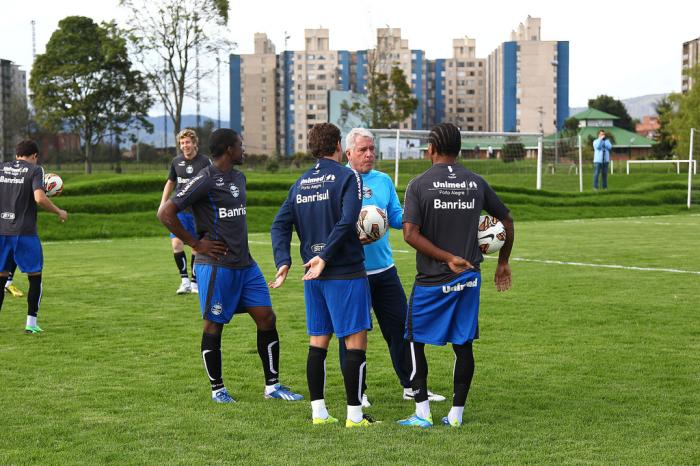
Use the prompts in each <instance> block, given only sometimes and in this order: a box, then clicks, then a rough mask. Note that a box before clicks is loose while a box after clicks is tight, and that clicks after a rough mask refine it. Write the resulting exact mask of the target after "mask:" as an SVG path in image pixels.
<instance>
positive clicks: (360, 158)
mask: <svg viewBox="0 0 700 466" xmlns="http://www.w3.org/2000/svg"><path fill="white" fill-rule="evenodd" d="M345 155H346V156H347V158H348V165H349V167H350V168H352V169H353V170H355V171H356V172H358V173H359V174H360V175H361V176H362V204H363V205H369V204H373V205H376V206H377V207H379V208H381V209H383V210H384V212H386V215H387V218H388V220H389V226H391V227H392V228H397V229H399V228H401V226H402V217H403V208H402V207H401V203H400V202H399V197H398V195H397V194H396V189H395V188H394V183H392V181H391V178H389V176H388V175H387V174H386V173H382V172H380V171H377V170H374V160H375V159H374V135H373V134H372V133H371V132H370V131H369V130H367V129H365V128H353V129H352V130H351V131H350V132H349V133H348V135H347V136H346V138H345ZM363 243H364V251H365V268H366V269H367V278H368V280H369V288H370V293H371V295H372V309H374V315H375V316H376V317H377V322H379V328H380V329H381V331H382V336H383V337H384V340H385V341H386V344H387V346H388V347H389V354H390V355H391V362H392V364H393V365H394V371H395V372H396V375H397V376H398V378H399V382H400V383H401V386H403V398H404V399H406V400H412V399H413V390H412V389H411V380H410V378H409V375H410V370H409V368H408V367H407V360H406V358H405V355H404V348H405V344H404V338H403V334H404V326H405V323H406V312H407V309H408V307H407V304H406V293H404V290H403V285H402V284H401V281H400V280H399V274H398V273H397V271H396V267H395V266H394V258H393V256H392V252H391V245H390V244H389V232H388V231H387V234H385V235H384V236H383V237H381V238H380V239H379V240H377V241H374V242H372V241H370V240H364V241H363ZM339 348H340V349H341V356H340V360H341V367H342V365H343V359H344V345H342V342H341V344H340V345H339ZM428 398H429V399H430V401H444V400H445V397H444V396H441V395H438V394H436V393H432V392H429V393H428ZM363 405H364V406H365V407H369V405H370V403H369V400H368V399H367V396H366V395H364V396H363Z"/></svg>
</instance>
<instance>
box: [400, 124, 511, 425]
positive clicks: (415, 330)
mask: <svg viewBox="0 0 700 466" xmlns="http://www.w3.org/2000/svg"><path fill="white" fill-rule="evenodd" d="M460 149H461V135H460V132H459V128H457V127H456V126H455V125H453V124H450V123H442V124H440V125H437V126H435V127H434V128H433V129H432V130H431V132H430V137H429V139H428V155H429V156H430V160H431V162H432V167H431V168H429V169H428V170H427V171H425V172H424V173H423V174H421V175H419V176H418V177H416V178H414V179H413V180H411V182H410V183H409V185H408V187H407V188H406V197H405V203H404V214H403V234H404V239H405V240H406V242H407V243H408V244H410V245H411V246H412V247H413V248H415V249H416V268H417V270H418V274H417V275H416V281H415V284H414V286H413V292H412V293H411V298H410V299H409V303H408V315H407V318H406V335H405V337H406V340H407V345H408V348H407V350H406V353H407V356H408V358H409V360H410V365H411V387H412V389H413V392H414V397H415V401H416V412H415V413H414V414H413V415H411V416H409V417H408V418H406V419H402V420H400V421H398V422H399V424H401V425H406V426H417V427H424V428H425V427H431V426H432V425H433V420H432V415H431V413H430V404H429V401H428V380H427V379H428V362H427V360H426V358H425V352H424V347H425V344H426V343H427V344H431V345H444V344H446V343H452V349H453V351H454V353H455V357H456V359H455V368H454V376H453V383H454V397H453V403H452V408H451V409H450V412H449V414H448V415H447V416H445V417H444V418H443V419H442V421H443V424H445V425H448V426H452V427H459V426H460V425H461V424H462V413H463V412H464V405H465V403H466V400H467V394H468V393H469V388H470V386H471V381H472V376H473V375H474V354H473V351H472V342H473V341H474V339H476V338H479V322H478V318H479V292H480V288H481V272H480V267H479V265H480V264H481V262H482V261H483V256H482V254H481V250H480V249H479V243H478V240H477V231H478V225H479V216H480V214H481V211H482V209H483V210H486V211H487V212H488V213H489V214H491V215H493V216H495V217H497V218H499V219H500V220H501V222H502V223H503V226H504V227H505V228H506V233H507V238H506V242H505V244H504V245H503V247H502V248H501V250H500V253H499V257H498V266H497V267H496V276H495V284H496V289H497V290H498V291H506V290H508V289H509V288H510V286H511V271H510V266H509V265H508V259H509V257H510V251H511V248H512V247H513V219H512V218H511V216H510V212H509V210H508V208H507V207H506V206H505V204H503V202H501V200H500V199H499V198H498V196H497V195H496V193H495V192H494V191H493V189H491V187H490V186H489V185H488V183H486V181H485V180H484V179H483V178H481V177H480V176H478V175H477V174H475V173H473V172H471V171H470V170H468V169H466V168H465V167H463V166H462V165H460V164H458V163H457V161H456V159H457V156H458V155H459V152H460Z"/></svg>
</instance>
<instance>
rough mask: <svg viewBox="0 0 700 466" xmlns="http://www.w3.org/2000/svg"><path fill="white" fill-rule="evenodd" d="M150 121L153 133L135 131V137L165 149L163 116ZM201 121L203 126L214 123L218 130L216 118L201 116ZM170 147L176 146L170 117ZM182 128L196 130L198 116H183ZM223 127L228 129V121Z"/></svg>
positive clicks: (222, 123) (149, 118)
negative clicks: (209, 122)
mask: <svg viewBox="0 0 700 466" xmlns="http://www.w3.org/2000/svg"><path fill="white" fill-rule="evenodd" d="M148 121H149V122H150V123H151V124H152V125H153V133H152V134H148V133H147V132H145V131H143V130H141V131H140V132H139V133H136V131H135V130H133V131H132V133H134V135H136V136H137V137H138V139H139V140H140V141H141V142H143V143H146V144H151V145H153V146H156V147H163V136H164V134H163V133H164V129H165V124H164V123H163V116H162V115H161V116H151V117H148ZM201 121H202V124H204V122H205V121H212V122H213V123H214V128H217V127H218V125H217V121H216V119H215V118H211V117H208V116H205V115H202V116H201ZM167 124H168V146H171V147H172V146H173V145H174V144H175V141H174V137H173V122H172V121H171V120H170V117H168V122H167ZM181 126H182V128H194V127H195V126H197V115H182V124H181ZM221 127H222V128H228V127H229V125H228V120H221Z"/></svg>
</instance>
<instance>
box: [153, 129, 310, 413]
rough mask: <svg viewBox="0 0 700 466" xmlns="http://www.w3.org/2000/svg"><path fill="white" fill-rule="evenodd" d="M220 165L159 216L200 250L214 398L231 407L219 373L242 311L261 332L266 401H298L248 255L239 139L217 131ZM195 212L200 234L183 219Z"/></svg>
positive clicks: (205, 352)
mask: <svg viewBox="0 0 700 466" xmlns="http://www.w3.org/2000/svg"><path fill="white" fill-rule="evenodd" d="M209 148H210V150H211V155H212V158H213V160H214V163H213V164H212V165H211V166H209V167H207V168H205V169H204V170H202V171H201V172H199V174H198V175H197V176H195V177H194V178H192V179H191V180H190V182H189V183H187V184H186V185H185V186H184V187H183V188H182V189H181V190H180V191H179V192H178V193H177V194H176V195H175V197H173V198H172V199H170V200H169V201H167V202H166V203H165V204H164V205H163V206H162V207H161V208H160V209H159V210H158V218H159V219H160V221H161V222H163V224H164V225H165V226H166V227H168V229H169V230H170V231H171V232H173V233H174V234H175V235H177V237H178V238H181V239H182V240H183V241H184V242H185V244H187V245H189V246H190V247H192V249H194V250H196V251H197V258H196V262H195V268H196V270H197V277H198V278H199V284H200V285H201V287H200V290H201V292H200V294H199V303H200V307H201V311H202V317H203V319H204V332H203V334H202V359H203V360H204V368H205V369H206V371H207V375H208V376H209V381H210V382H211V390H212V395H211V397H212V400H214V401H216V402H218V403H232V402H233V401H234V400H233V398H231V396H230V395H229V393H228V391H227V390H226V387H225V386H224V382H223V378H222V371H221V333H222V331H223V329H224V324H227V323H229V322H230V321H231V319H232V318H233V315H234V314H236V313H241V312H246V313H248V314H249V315H250V316H251V317H252V318H253V320H254V321H255V324H256V325H257V327H258V354H259V355H260V360H261V361H262V363H263V371H264V373H265V390H264V396H265V398H279V399H283V400H287V401H298V400H301V399H303V396H301V395H299V394H297V393H294V392H292V391H291V390H290V389H289V388H288V387H285V386H284V385H281V384H280V383H279V375H278V373H279V336H278V334H277V328H276V325H275V320H276V316H275V313H274V312H273V310H272V302H271V300H270V292H269V290H268V288H267V283H266V282H265V277H263V274H262V272H261V271H260V268H259V267H258V265H257V264H256V263H255V261H254V260H253V258H252V257H251V255H250V250H249V249H248V226H247V223H246V179H245V175H244V174H243V173H242V172H240V171H239V170H236V169H234V166H235V165H240V164H242V163H243V159H244V150H243V141H242V140H241V137H240V136H239V135H238V133H236V132H235V131H233V130H230V129H217V130H216V131H214V132H213V133H212V135H211V138H210V147H209ZM188 207H191V208H192V212H193V213H194V217H195V220H196V224H197V234H196V236H195V235H192V234H191V233H190V232H188V231H187V230H186V229H185V227H184V226H183V225H182V223H181V222H180V220H179V219H178V216H177V213H178V212H179V211H182V210H184V209H186V208H188Z"/></svg>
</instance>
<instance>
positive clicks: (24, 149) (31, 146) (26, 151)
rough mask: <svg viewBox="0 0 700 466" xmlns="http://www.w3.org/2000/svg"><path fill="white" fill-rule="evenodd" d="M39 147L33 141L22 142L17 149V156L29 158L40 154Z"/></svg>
mask: <svg viewBox="0 0 700 466" xmlns="http://www.w3.org/2000/svg"><path fill="white" fill-rule="evenodd" d="M38 153H39V146H38V145H37V143H36V142H34V141H32V140H31V139H25V140H24V141H20V142H19V143H18V144H17V146H16V147H15V155H17V156H18V157H29V156H30V155H34V154H38Z"/></svg>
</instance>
